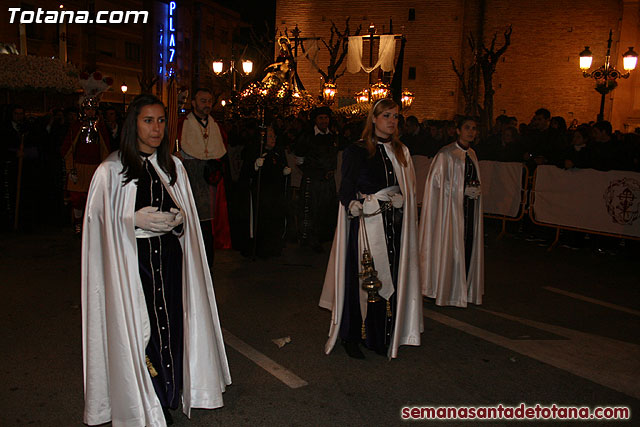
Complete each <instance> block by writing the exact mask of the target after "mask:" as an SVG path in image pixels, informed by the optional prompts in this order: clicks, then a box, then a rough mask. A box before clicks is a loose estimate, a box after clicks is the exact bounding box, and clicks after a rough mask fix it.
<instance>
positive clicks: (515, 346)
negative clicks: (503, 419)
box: [424, 308, 640, 399]
mask: <svg viewBox="0 0 640 427" xmlns="http://www.w3.org/2000/svg"><path fill="white" fill-rule="evenodd" d="M476 309H477V310H480V311H484V312H486V313H490V314H493V315H495V316H499V317H503V318H505V319H509V320H511V321H515V322H519V323H522V324H525V325H528V326H531V327H534V328H537V329H541V330H544V331H548V332H551V333H553V334H556V335H559V336H562V337H564V338H566V339H564V340H526V341H525V340H512V339H509V338H505V337H503V336H501V335H498V334H495V333H493V332H489V331H485V330H484V329H481V328H478V327H477V326H473V325H470V324H468V323H465V322H461V321H459V320H457V319H454V318H452V317H449V316H446V315H444V314H441V313H438V312H435V311H432V310H429V309H425V310H424V317H426V318H429V319H431V320H434V321H436V322H439V323H442V324H444V325H447V326H449V327H452V328H455V329H458V330H460V331H463V332H466V333H468V334H470V335H473V336H476V337H478V338H481V339H483V340H485V341H489V342H491V343H493V344H496V345H499V346H501V347H504V348H507V349H509V350H512V351H515V352H517V353H520V354H523V355H525V356H528V357H531V358H532V359H536V360H539V361H540V362H543V363H547V364H549V365H551V366H554V367H556V368H559V369H562V370H565V371H567V372H570V373H572V374H574V375H577V376H579V377H582V378H585V379H588V380H590V381H593V382H595V383H598V384H601V385H603V386H606V387H609V388H611V389H613V390H617V391H619V392H622V393H625V394H627V395H629V396H632V397H634V398H636V399H640V382H638V378H639V377H640V345H637V344H631V343H627V342H622V341H618V340H614V339H611V338H606V337H600V336H597V335H592V334H587V333H584V332H579V331H574V330H572V329H567V328H563V327H561V326H554V325H549V324H546V323H542V322H536V321H533V320H529V319H524V318H521V317H516V316H511V315H508V314H504V313H498V312H495V311H490V310H485V309H481V308H476Z"/></svg>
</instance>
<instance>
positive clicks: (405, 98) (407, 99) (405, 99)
mask: <svg viewBox="0 0 640 427" xmlns="http://www.w3.org/2000/svg"><path fill="white" fill-rule="evenodd" d="M415 97H416V96H415V94H414V93H413V92H411V91H409V89H405V90H403V91H402V95H401V96H400V102H401V103H402V109H403V110H408V109H409V108H411V104H413V100H414V99H415Z"/></svg>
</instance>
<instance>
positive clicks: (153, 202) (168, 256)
mask: <svg viewBox="0 0 640 427" xmlns="http://www.w3.org/2000/svg"><path fill="white" fill-rule="evenodd" d="M137 185H138V189H137V191H136V211H138V210H140V209H142V208H144V207H146V206H154V207H157V208H159V210H161V211H165V212H168V211H169V210H170V209H171V208H176V204H175V203H174V202H173V199H171V197H170V196H169V193H168V192H167V190H166V189H165V188H164V185H163V184H162V181H161V180H160V177H159V176H158V173H157V172H156V170H155V169H154V168H153V165H151V163H150V162H149V161H148V160H146V159H144V162H143V169H142V175H141V177H140V179H139V180H138V182H137ZM179 227H182V226H181V225H180V226H179ZM176 228H178V227H176ZM136 243H137V245H138V267H139V271H140V279H141V281H142V289H143V291H144V297H145V301H146V303H147V312H148V314H149V325H150V332H151V337H150V339H149V344H147V348H146V350H145V354H146V356H147V368H148V370H149V373H150V375H151V377H152V378H151V380H152V382H153V387H154V389H155V391H156V394H157V395H158V399H159V400H160V404H161V405H162V406H163V407H165V408H171V409H175V408H177V407H178V405H179V404H180V398H181V389H182V360H183V325H182V247H181V246H180V241H179V240H178V238H177V237H176V236H175V235H174V234H173V233H171V232H169V233H165V234H163V235H161V236H157V237H150V238H137V239H136Z"/></svg>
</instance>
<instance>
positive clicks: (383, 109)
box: [320, 99, 423, 359]
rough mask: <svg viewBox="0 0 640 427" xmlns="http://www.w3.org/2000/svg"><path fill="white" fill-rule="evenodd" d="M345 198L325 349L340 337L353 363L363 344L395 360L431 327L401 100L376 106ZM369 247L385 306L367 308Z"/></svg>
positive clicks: (348, 159) (350, 152) (354, 151)
mask: <svg viewBox="0 0 640 427" xmlns="http://www.w3.org/2000/svg"><path fill="white" fill-rule="evenodd" d="M339 199H340V207H339V210H338V226H337V228H336V232H335V237H334V240H333V247H332V249H331V257H330V259H329V265H328V266H327V272H326V275H325V280H324V287H323V289H322V295H321V297H320V306H321V307H323V308H326V309H329V310H331V312H332V314H331V327H330V329H329V340H328V341H327V343H326V345H325V351H326V353H327V354H328V353H330V352H331V350H332V349H333V347H334V346H335V343H336V341H337V340H338V338H340V339H341V340H342V343H343V345H344V346H345V349H346V351H347V354H348V355H349V356H350V357H353V358H359V359H361V358H364V354H363V353H362V351H361V350H360V344H361V343H363V344H364V345H365V346H366V347H367V348H369V349H371V350H374V351H376V352H377V353H379V354H386V355H387V356H388V357H389V358H395V357H397V356H398V347H399V346H400V345H414V346H417V345H420V333H421V332H422V330H423V325H422V297H421V296H420V288H419V281H418V264H417V259H418V241H417V238H416V236H417V233H416V231H417V230H416V226H417V208H416V199H415V172H414V169H413V163H412V162H411V157H410V154H409V150H408V149H407V147H405V146H404V145H403V144H402V143H401V142H400V140H399V139H398V105H397V104H396V103H395V102H394V101H393V100H391V99H382V100H380V101H378V102H376V104H375V105H374V106H373V108H372V109H371V111H370V112H369V117H368V118H367V123H366V126H365V129H364V132H363V133H362V139H361V140H360V141H358V142H356V143H354V144H351V145H349V146H348V147H347V148H346V149H345V151H344V154H343V160H342V181H341V185H340V194H339ZM363 215H364V216H363ZM361 217H362V218H364V220H363V221H361ZM363 224H364V227H365V228H366V236H365V233H364V231H365V230H364V229H362V227H361V226H362V225H363ZM367 243H368V244H369V246H370V247H371V253H372V256H373V262H374V263H375V269H376V270H377V272H378V278H379V279H380V281H381V282H382V288H381V289H380V291H379V294H380V296H381V297H382V299H381V300H380V301H378V302H367V293H366V292H365V291H363V290H362V288H361V286H360V280H359V276H358V272H359V265H360V260H361V258H362V249H363V248H364V246H365V245H366V244H367Z"/></svg>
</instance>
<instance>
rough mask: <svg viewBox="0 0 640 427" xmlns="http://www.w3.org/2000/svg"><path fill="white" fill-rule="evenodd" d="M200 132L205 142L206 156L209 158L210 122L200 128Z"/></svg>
mask: <svg viewBox="0 0 640 427" xmlns="http://www.w3.org/2000/svg"><path fill="white" fill-rule="evenodd" d="M200 132H202V140H203V141H204V155H205V157H208V156H209V120H207V126H206V127H205V126H200Z"/></svg>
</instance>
